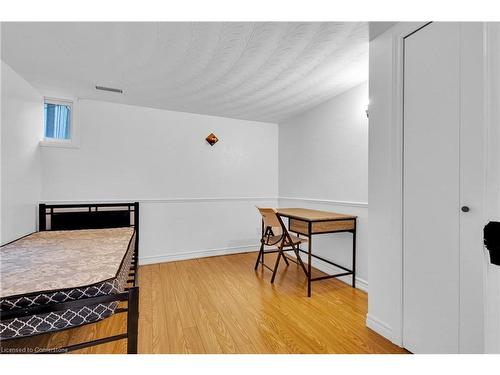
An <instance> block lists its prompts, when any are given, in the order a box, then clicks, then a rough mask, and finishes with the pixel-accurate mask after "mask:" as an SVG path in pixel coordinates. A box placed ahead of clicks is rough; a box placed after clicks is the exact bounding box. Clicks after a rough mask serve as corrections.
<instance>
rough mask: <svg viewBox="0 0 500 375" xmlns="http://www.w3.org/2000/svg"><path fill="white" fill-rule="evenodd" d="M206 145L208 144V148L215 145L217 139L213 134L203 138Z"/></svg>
mask: <svg viewBox="0 0 500 375" xmlns="http://www.w3.org/2000/svg"><path fill="white" fill-rule="evenodd" d="M205 139H206V140H207V142H208V143H210V146H213V145H214V144H216V143H217V141H218V140H219V138H217V136H216V135H215V134H214V133H210V134H209V135H208V137H207V138H205Z"/></svg>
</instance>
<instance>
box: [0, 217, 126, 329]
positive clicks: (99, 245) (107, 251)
mask: <svg viewBox="0 0 500 375" xmlns="http://www.w3.org/2000/svg"><path fill="white" fill-rule="evenodd" d="M134 250H135V232H134V228H132V227H126V228H110V229H86V230H67V231H43V232H37V233H33V234H31V235H28V236H26V237H23V238H21V239H19V240H17V241H15V242H12V243H10V244H7V245H5V246H3V247H1V248H0V265H1V266H0V267H1V270H0V311H11V310H16V309H22V308H26V307H31V306H40V305H45V304H51V303H58V302H66V301H74V300H78V299H83V298H90V297H97V296H102V295H109V294H116V293H121V292H123V291H124V289H125V286H126V284H127V279H128V274H129V270H130V266H131V263H132V259H133V255H134ZM117 306H118V301H116V302H109V303H99V304H94V305H86V306H84V307H79V308H76V309H66V310H62V311H57V312H50V313H47V314H39V315H29V316H26V317H20V318H14V319H9V320H2V321H0V339H10V338H18V337H19V338H20V337H26V336H33V335H37V334H41V333H46V332H52V331H58V330H61V329H66V328H70V327H75V326H79V325H83V324H87V323H92V322H96V321H98V320H101V319H104V318H106V317H109V316H110V315H112V314H113V313H114V311H115V309H116V307H117Z"/></svg>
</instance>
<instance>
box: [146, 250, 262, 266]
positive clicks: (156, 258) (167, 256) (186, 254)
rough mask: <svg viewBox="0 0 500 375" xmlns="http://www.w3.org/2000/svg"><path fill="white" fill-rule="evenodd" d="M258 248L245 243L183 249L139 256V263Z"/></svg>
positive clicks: (234, 252) (231, 252)
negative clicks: (210, 247) (189, 249)
mask: <svg viewBox="0 0 500 375" xmlns="http://www.w3.org/2000/svg"><path fill="white" fill-rule="evenodd" d="M258 249H259V245H245V246H232V247H221V248H217V249H205V250H195V251H183V252H177V253H171V254H162V255H150V256H144V257H139V265H146V264H154V263H164V262H174V261H177V260H188V259H196V258H206V257H213V256H219V255H231V254H238V253H248V252H251V251H257V250H258Z"/></svg>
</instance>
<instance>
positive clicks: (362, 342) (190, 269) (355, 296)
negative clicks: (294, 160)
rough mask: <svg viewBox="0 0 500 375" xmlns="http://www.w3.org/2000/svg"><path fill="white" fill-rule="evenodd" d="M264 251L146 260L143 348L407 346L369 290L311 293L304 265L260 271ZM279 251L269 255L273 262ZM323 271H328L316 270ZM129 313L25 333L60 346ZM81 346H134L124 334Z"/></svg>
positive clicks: (35, 341)
mask: <svg viewBox="0 0 500 375" xmlns="http://www.w3.org/2000/svg"><path fill="white" fill-rule="evenodd" d="M256 256H257V254H256V253H246V254H236V255H229V256H219V257H212V258H203V259H195V260H187V261H179V262H171V263H161V264H153V265H147V266H141V267H140V270H139V285H140V319H139V352H140V353H406V351H405V350H404V349H401V348H399V347H397V346H395V345H394V344H392V343H391V342H389V341H388V340H386V339H384V338H383V337H381V336H379V335H378V334H376V333H375V332H373V331H371V330H370V329H368V328H366V326H365V316H366V311H367V295H366V293H364V292H362V291H360V290H358V289H352V288H351V287H350V286H349V285H347V284H345V283H343V282H341V281H339V280H335V279H331V280H326V281H320V282H315V283H314V284H313V296H312V298H307V297H306V282H305V277H304V274H303V273H302V270H301V269H300V268H299V267H298V266H296V265H295V264H293V263H290V266H289V267H285V266H284V263H282V266H281V268H280V271H279V273H278V275H277V277H276V281H275V284H274V285H271V283H270V282H269V280H270V277H271V272H270V271H268V270H266V269H263V268H262V267H260V268H259V270H258V271H257V272H255V271H254V270H253V266H254V262H255V259H256ZM274 259H275V258H274V256H272V255H266V263H268V264H272V261H273V260H274ZM315 272H316V273H318V274H321V272H320V271H315ZM125 326H126V316H125V314H118V315H115V316H113V317H111V318H108V319H105V320H103V321H101V322H99V323H97V324H92V325H88V326H85V327H80V328H75V329H71V330H67V331H62V332H58V333H54V334H46V335H41V336H39V337H36V338H30V339H24V340H22V342H19V341H18V342H17V343H16V346H25V345H26V346H29V347H58V346H62V345H68V344H74V343H77V342H81V341H86V340H90V339H95V338H99V337H104V336H107V335H112V334H117V333H118V332H121V331H124V329H125ZM75 353H126V341H125V340H121V341H116V342H113V343H108V344H104V345H100V346H95V347H92V348H87V349H84V350H80V351H78V352H75Z"/></svg>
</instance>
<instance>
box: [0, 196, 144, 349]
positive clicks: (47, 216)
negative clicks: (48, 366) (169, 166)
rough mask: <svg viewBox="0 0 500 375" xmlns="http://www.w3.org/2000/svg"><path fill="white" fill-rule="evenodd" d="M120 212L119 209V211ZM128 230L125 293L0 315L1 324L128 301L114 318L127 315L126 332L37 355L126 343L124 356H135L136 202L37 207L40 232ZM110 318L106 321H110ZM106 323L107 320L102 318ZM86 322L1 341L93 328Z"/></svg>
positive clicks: (137, 287)
mask: <svg viewBox="0 0 500 375" xmlns="http://www.w3.org/2000/svg"><path fill="white" fill-rule="evenodd" d="M119 208H121V209H119ZM124 226H131V227H134V229H135V248H134V255H133V260H132V264H131V267H130V270H129V274H128V277H129V279H128V280H127V284H128V285H129V286H128V287H126V288H125V291H124V292H122V293H117V294H110V295H104V296H97V297H90V298H82V299H77V300H73V301H65V302H59V303H51V304H46V305H41V306H32V307H26V308H23V309H16V310H11V311H2V312H1V315H0V320H7V319H14V318H20V317H26V316H30V315H37V314H47V313H50V312H55V311H62V310H67V309H74V308H79V307H83V306H88V305H94V304H99V303H109V302H117V301H119V302H121V301H127V306H126V307H118V308H116V309H115V311H114V313H113V314H112V315H111V316H113V315H115V314H120V313H127V331H126V332H125V333H120V334H117V335H113V336H108V337H104V338H100V339H96V340H91V341H87V342H83V343H78V344H74V345H68V346H65V347H61V348H48V349H44V350H39V351H36V353H67V352H71V351H74V350H79V349H83V348H87V347H91V346H95V345H100V344H105V343H108V342H112V341H117V340H122V339H127V353H128V354H137V339H138V322H139V286H138V280H137V274H138V263H139V202H133V203H89V204H53V205H52V204H43V203H42V204H40V206H39V230H40V231H46V230H77V229H100V228H116V227H124ZM111 316H109V317H108V318H110V317H111ZM105 319H107V318H105ZM99 321H101V320H98V321H95V322H89V323H85V324H81V325H78V326H74V327H68V328H65V329H61V330H57V331H51V332H42V333H40V334H37V335H32V336H25V337H16V338H12V339H3V340H2V341H9V342H11V341H15V340H22V339H26V338H27V337H33V336H38V335H41V334H49V333H54V332H60V331H64V330H68V329H75V328H79V327H81V326H83V325H88V324H95V323H98V322H99Z"/></svg>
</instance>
